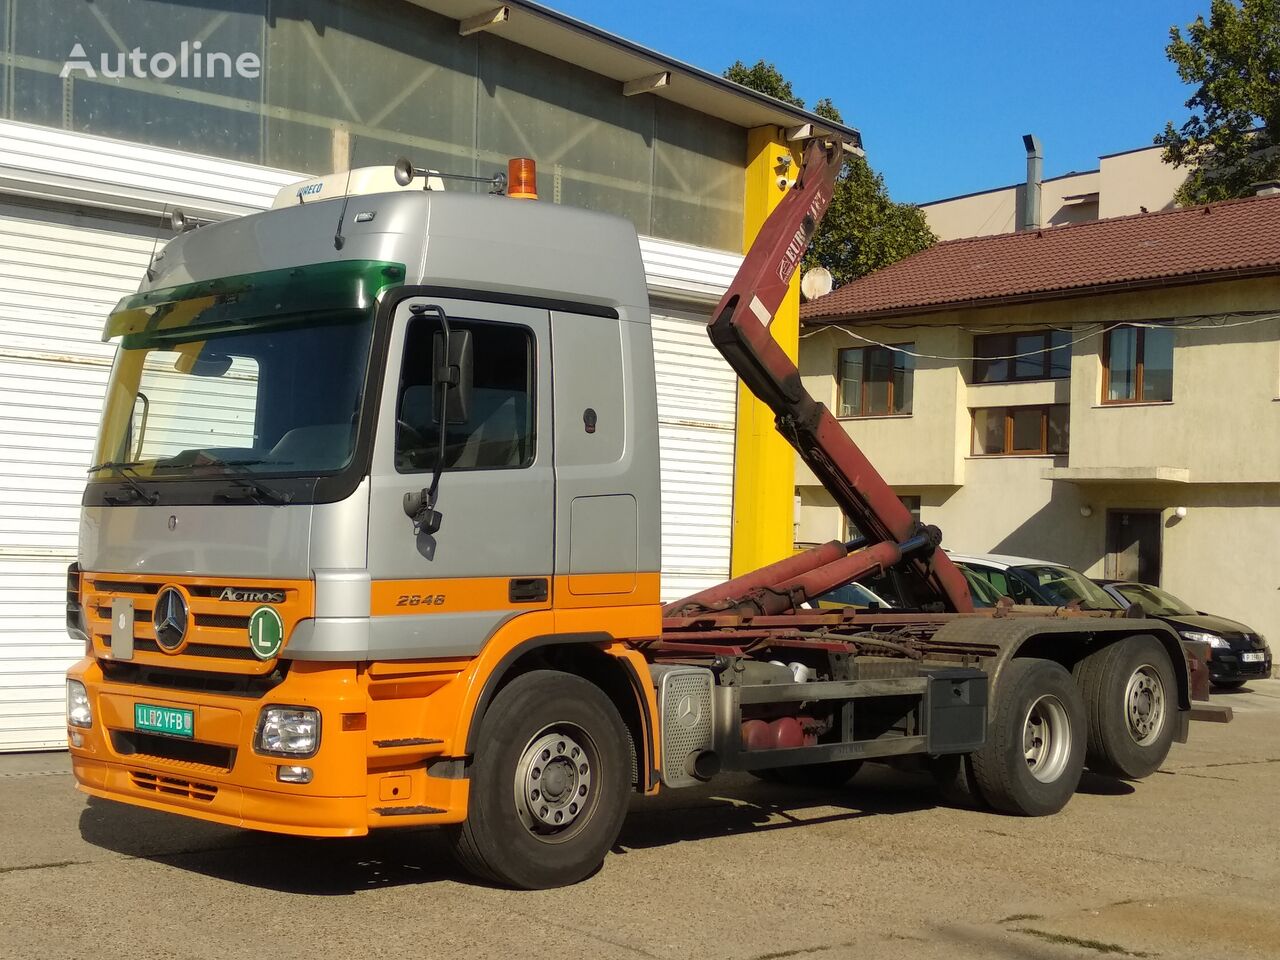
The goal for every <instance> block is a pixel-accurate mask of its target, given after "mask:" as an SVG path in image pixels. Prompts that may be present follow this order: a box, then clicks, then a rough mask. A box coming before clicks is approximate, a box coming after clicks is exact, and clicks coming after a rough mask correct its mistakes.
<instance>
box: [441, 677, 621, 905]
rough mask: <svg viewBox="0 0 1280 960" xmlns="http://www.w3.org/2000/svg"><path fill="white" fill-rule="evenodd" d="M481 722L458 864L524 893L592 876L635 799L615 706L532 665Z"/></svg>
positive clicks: (595, 691) (591, 689) (578, 681)
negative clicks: (631, 789)
mask: <svg viewBox="0 0 1280 960" xmlns="http://www.w3.org/2000/svg"><path fill="white" fill-rule="evenodd" d="M480 723H481V727H480V736H479V738H478V741H477V742H478V743H479V747H478V748H477V751H476V758H475V762H474V763H473V764H472V766H471V797H470V802H469V806H468V812H467V819H466V822H465V823H463V824H462V826H461V827H460V828H458V829H457V831H456V835H455V852H456V854H457V857H458V860H459V861H460V862H461V863H462V865H463V866H464V867H465V868H466V869H467V870H468V871H470V872H471V873H473V874H476V875H477V876H480V877H482V878H484V879H488V880H493V881H496V882H497V883H500V884H503V885H505V886H511V887H517V888H521V889H526V890H536V889H543V888H546V887H558V886H564V885H567V884H571V883H577V882H578V881H579V880H582V879H584V878H585V877H587V876H589V875H590V874H591V873H592V872H594V871H595V870H596V869H598V868H599V867H600V864H601V863H602V862H603V861H604V857H605V854H606V853H607V852H608V850H609V848H610V847H611V846H612V845H613V842H614V840H616V839H617V837H618V831H619V830H620V829H621V828H622V820H623V818H624V817H625V816H626V811H627V802H628V799H629V796H628V795H629V790H630V782H631V750H630V747H629V746H628V740H627V730H626V726H625V725H624V724H623V722H622V718H621V717H619V716H618V711H617V710H616V709H615V708H614V706H613V703H612V702H610V700H609V698H608V697H606V696H605V695H604V693H602V692H601V691H600V689H599V688H598V687H596V686H595V685H593V684H591V683H588V682H587V681H586V680H583V679H582V678H581V677H576V676H573V675H571V674H567V673H559V672H557V671H554V670H534V671H532V672H530V673H526V674H522V675H521V676H519V677H517V678H516V679H514V680H512V681H511V682H510V683H509V684H507V686H506V687H504V688H503V689H502V690H501V691H500V692H499V693H498V695H497V696H496V697H495V698H494V700H493V703H492V705H491V706H490V707H489V709H488V711H486V713H485V715H484V718H483V719H482V720H481V721H480Z"/></svg>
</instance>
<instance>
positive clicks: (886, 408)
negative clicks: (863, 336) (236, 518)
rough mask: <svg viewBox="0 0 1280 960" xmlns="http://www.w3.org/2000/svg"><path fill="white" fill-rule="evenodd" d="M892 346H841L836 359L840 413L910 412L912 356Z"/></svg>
mask: <svg viewBox="0 0 1280 960" xmlns="http://www.w3.org/2000/svg"><path fill="white" fill-rule="evenodd" d="M914 346H915V344H913V343H900V344H897V345H896V346H895V347H892V348H890V347H853V348H851V349H848V350H841V351H840V354H839V357H838V360H837V364H836V367H837V372H836V377H837V379H838V380H839V387H840V397H839V407H840V416H842V417H886V416H891V415H893V414H909V413H910V412H911V393H912V386H913V384H912V379H913V377H914V372H915V359H914V358H913V357H911V356H909V355H908V354H905V353H903V352H902V351H903V350H910V349H912V348H913V347H914Z"/></svg>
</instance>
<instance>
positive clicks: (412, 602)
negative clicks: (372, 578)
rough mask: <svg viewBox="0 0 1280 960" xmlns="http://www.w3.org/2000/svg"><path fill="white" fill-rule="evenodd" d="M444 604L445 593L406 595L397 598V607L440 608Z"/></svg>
mask: <svg viewBox="0 0 1280 960" xmlns="http://www.w3.org/2000/svg"><path fill="white" fill-rule="evenodd" d="M443 604H444V594H443V593H404V594H401V595H400V596H399V597H397V598H396V606H397V607H439V606H441V605H443Z"/></svg>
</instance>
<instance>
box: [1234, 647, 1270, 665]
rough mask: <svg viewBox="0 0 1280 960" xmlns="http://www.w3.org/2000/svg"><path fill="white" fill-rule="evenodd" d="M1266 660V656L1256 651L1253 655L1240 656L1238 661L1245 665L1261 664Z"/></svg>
mask: <svg viewBox="0 0 1280 960" xmlns="http://www.w3.org/2000/svg"><path fill="white" fill-rule="evenodd" d="M1266 658H1267V655H1266V654H1265V653H1263V652H1262V651H1261V650H1257V651H1255V652H1253V653H1242V654H1240V659H1241V660H1243V661H1244V662H1245V663H1261V662H1262V661H1263V660H1265V659H1266Z"/></svg>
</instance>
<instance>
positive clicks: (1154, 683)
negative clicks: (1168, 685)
mask: <svg viewBox="0 0 1280 960" xmlns="http://www.w3.org/2000/svg"><path fill="white" fill-rule="evenodd" d="M1124 700H1125V714H1126V717H1127V719H1128V721H1129V736H1131V737H1133V739H1134V741H1135V742H1136V743H1137V744H1139V745H1140V746H1146V745H1147V744H1149V743H1151V742H1152V741H1153V740H1155V739H1156V738H1157V737H1159V735H1160V731H1161V730H1162V729H1163V727H1164V684H1163V683H1162V682H1161V680H1160V675H1159V674H1158V673H1156V671H1155V668H1154V667H1152V666H1150V665H1149V664H1144V665H1143V666H1141V667H1139V668H1138V669H1137V670H1135V671H1134V672H1133V675H1132V676H1130V677H1129V683H1128V686H1127V687H1126V689H1125V695H1124Z"/></svg>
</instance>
